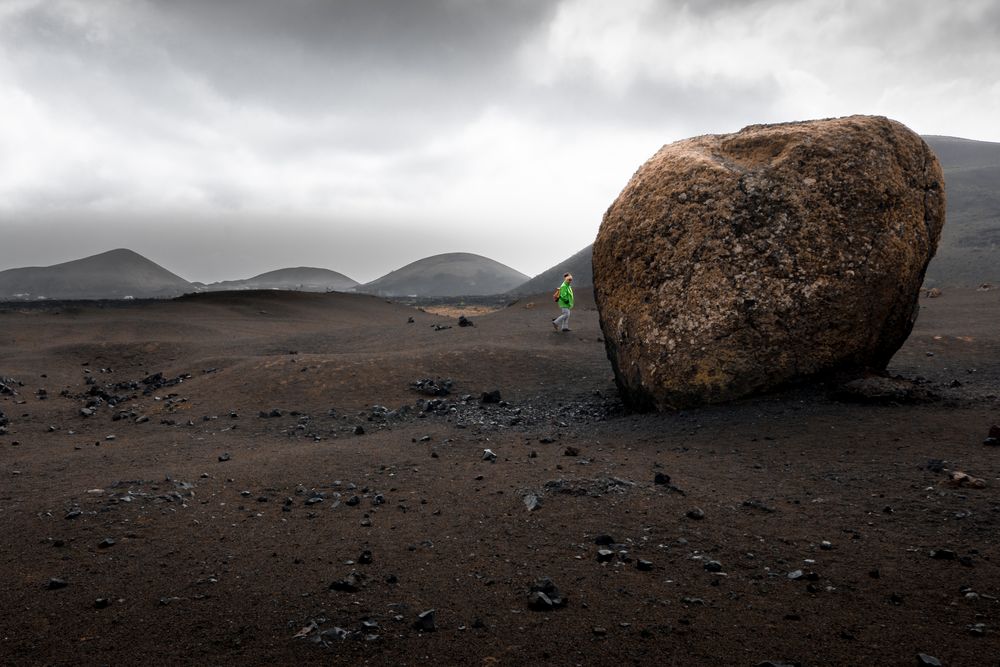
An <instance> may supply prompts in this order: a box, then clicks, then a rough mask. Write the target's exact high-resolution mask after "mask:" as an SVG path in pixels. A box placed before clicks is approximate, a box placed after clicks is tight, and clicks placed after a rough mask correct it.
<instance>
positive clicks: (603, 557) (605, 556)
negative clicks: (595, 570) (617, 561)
mask: <svg viewBox="0 0 1000 667" xmlns="http://www.w3.org/2000/svg"><path fill="white" fill-rule="evenodd" d="M614 557H615V552H614V551H612V550H611V549H598V550H597V562H598V563H607V562H609V561H611V560H613V559H614Z"/></svg>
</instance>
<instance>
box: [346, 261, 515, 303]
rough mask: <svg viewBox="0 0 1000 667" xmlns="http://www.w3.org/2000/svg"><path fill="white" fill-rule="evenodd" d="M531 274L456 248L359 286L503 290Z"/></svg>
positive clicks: (406, 292)
mask: <svg viewBox="0 0 1000 667" xmlns="http://www.w3.org/2000/svg"><path fill="white" fill-rule="evenodd" d="M527 279H528V276H526V275H524V274H523V273H521V272H520V271H516V270H514V269H512V268H510V267H509V266H506V265H504V264H501V263H500V262H497V261H495V260H492V259H490V258H488V257H483V256H482V255H474V254H472V253H467V252H453V253H447V254H444V255H434V256H433V257H425V258H424V259H420V260H417V261H416V262H413V263H411V264H407V265H406V266H404V267H403V268H401V269H396V270H395V271H393V272H391V273H388V274H386V275H384V276H382V277H381V278H378V279H376V280H373V281H372V282H370V283H366V284H365V285H362V286H361V287H359V288H358V290H357V291H359V292H366V293H368V294H378V295H380V296H412V295H416V296H483V295H488V294H503V293H504V292H507V291H508V290H510V289H511V288H513V287H516V286H517V285H520V284H521V283H523V282H524V281H525V280H527Z"/></svg>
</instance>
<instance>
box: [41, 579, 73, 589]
mask: <svg viewBox="0 0 1000 667" xmlns="http://www.w3.org/2000/svg"><path fill="white" fill-rule="evenodd" d="M67 586H69V584H68V583H66V580H65V579H56V578H54V577H53V578H52V579H49V581H48V583H47V584H45V588H47V589H49V590H50V591H57V590H59V589H60V588H66V587H67Z"/></svg>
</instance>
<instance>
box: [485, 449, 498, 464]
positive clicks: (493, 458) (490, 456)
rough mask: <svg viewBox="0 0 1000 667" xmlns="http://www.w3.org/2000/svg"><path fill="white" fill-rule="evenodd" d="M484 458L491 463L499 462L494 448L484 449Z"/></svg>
mask: <svg viewBox="0 0 1000 667" xmlns="http://www.w3.org/2000/svg"><path fill="white" fill-rule="evenodd" d="M483 460H484V461H489V462H490V463H496V462H497V455H496V454H495V453H494V452H493V450H492V449H484V450H483Z"/></svg>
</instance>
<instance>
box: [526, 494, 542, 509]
mask: <svg viewBox="0 0 1000 667" xmlns="http://www.w3.org/2000/svg"><path fill="white" fill-rule="evenodd" d="M524 506H525V507H527V508H528V511H529V512H534V511H535V510H537V509H539V508H540V507H541V506H542V499H541V498H539V497H538V496H537V495H535V494H534V493H528V494H525V496H524Z"/></svg>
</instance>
